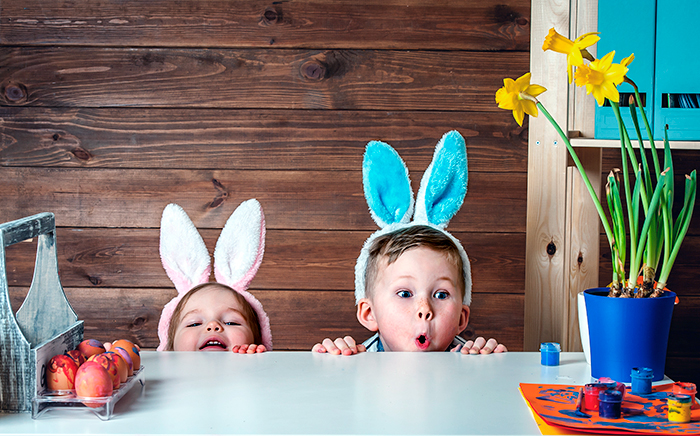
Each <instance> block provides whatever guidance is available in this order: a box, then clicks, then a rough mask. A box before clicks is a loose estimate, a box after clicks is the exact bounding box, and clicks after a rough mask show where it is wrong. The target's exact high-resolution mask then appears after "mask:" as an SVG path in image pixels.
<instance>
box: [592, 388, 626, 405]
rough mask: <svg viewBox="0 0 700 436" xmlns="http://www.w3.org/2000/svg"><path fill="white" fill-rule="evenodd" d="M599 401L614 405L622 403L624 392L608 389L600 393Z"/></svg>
mask: <svg viewBox="0 0 700 436" xmlns="http://www.w3.org/2000/svg"><path fill="white" fill-rule="evenodd" d="M598 399H599V400H600V401H608V402H613V403H616V402H620V401H622V392H620V391H618V390H616V389H608V390H605V391H602V392H601V393H599V394H598Z"/></svg>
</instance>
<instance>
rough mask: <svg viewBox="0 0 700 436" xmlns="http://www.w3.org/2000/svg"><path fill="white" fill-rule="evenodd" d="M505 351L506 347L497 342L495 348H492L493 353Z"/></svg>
mask: <svg viewBox="0 0 700 436" xmlns="http://www.w3.org/2000/svg"><path fill="white" fill-rule="evenodd" d="M507 351H508V349H507V348H506V346H505V345H503V344H498V345H497V346H496V348H495V349H494V350H493V352H494V353H505V352H507Z"/></svg>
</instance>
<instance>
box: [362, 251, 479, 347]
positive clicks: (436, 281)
mask: <svg viewBox="0 0 700 436" xmlns="http://www.w3.org/2000/svg"><path fill="white" fill-rule="evenodd" d="M460 273H461V271H457V267H456V266H455V265H453V264H452V263H450V262H449V261H448V260H447V257H446V256H445V255H444V254H443V253H440V252H438V251H435V250H433V249H430V248H427V247H417V248H412V249H410V250H407V251H405V252H404V253H403V254H402V255H401V256H399V258H398V259H396V261H395V262H394V263H392V264H391V265H387V262H386V259H381V260H380V261H379V268H378V271H377V278H376V280H375V282H374V283H373V284H371V286H372V289H371V291H370V297H369V298H364V299H362V300H360V302H359V304H358V309H357V318H358V320H359V321H360V323H361V324H362V325H364V326H365V327H367V328H368V329H369V330H372V331H377V330H378V331H379V335H380V337H381V339H382V343H383V345H384V348H385V349H386V350H387V351H445V350H446V349H447V348H448V347H449V346H450V344H451V343H452V340H453V338H454V337H455V335H457V334H459V333H460V332H461V331H462V330H464V329H465V328H466V327H467V322H468V321H469V306H466V305H463V304H462V294H461V292H460V289H459V288H458V284H459V282H460V281H459V274H460Z"/></svg>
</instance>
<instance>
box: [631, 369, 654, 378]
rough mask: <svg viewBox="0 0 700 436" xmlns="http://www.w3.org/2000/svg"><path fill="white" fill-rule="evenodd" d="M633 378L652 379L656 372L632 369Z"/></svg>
mask: <svg viewBox="0 0 700 436" xmlns="http://www.w3.org/2000/svg"><path fill="white" fill-rule="evenodd" d="M631 376H632V377H641V378H650V377H653V376H654V370H653V369H651V368H632V373H631Z"/></svg>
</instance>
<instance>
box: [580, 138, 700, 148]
mask: <svg viewBox="0 0 700 436" xmlns="http://www.w3.org/2000/svg"><path fill="white" fill-rule="evenodd" d="M570 140H571V145H572V146H574V147H589V148H619V147H620V141H619V140H617V139H595V138H571V139H570ZM670 143H671V149H672V150H700V141H670ZM654 144H655V145H656V148H657V149H661V148H663V145H664V142H663V141H654ZM632 146H633V147H635V148H638V147H639V145H638V141H632ZM644 146H645V147H646V148H649V141H644Z"/></svg>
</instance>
